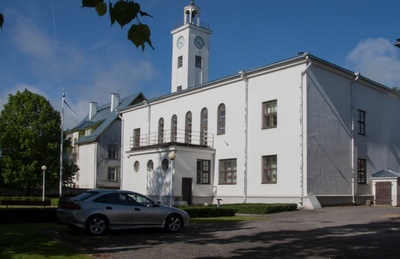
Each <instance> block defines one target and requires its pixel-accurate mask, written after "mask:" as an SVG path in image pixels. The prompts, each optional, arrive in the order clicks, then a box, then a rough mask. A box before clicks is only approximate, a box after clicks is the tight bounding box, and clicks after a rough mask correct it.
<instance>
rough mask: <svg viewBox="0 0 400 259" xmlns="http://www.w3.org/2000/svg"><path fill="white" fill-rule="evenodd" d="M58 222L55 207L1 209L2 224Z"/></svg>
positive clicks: (0, 218)
mask: <svg viewBox="0 0 400 259" xmlns="http://www.w3.org/2000/svg"><path fill="white" fill-rule="evenodd" d="M44 222H57V214H56V209H55V208H46V209H43V208H13V209H0V224H9V223H44Z"/></svg>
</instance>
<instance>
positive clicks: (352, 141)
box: [350, 73, 360, 204]
mask: <svg viewBox="0 0 400 259" xmlns="http://www.w3.org/2000/svg"><path fill="white" fill-rule="evenodd" d="M354 75H355V76H356V78H355V79H354V80H353V82H351V84H350V98H351V196H352V202H353V204H355V203H356V198H355V197H356V181H355V169H354V167H355V165H354V159H355V154H354V116H355V115H354V83H355V82H356V81H357V80H358V78H359V75H360V73H354Z"/></svg>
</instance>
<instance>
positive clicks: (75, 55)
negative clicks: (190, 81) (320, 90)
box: [0, 0, 400, 128]
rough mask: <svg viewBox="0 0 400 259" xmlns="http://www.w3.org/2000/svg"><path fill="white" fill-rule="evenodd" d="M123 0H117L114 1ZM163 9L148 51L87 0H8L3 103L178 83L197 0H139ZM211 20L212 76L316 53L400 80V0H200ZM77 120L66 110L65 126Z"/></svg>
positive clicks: (82, 100) (73, 102)
mask: <svg viewBox="0 0 400 259" xmlns="http://www.w3.org/2000/svg"><path fill="white" fill-rule="evenodd" d="M114 2H115V1H114ZM137 2H139V3H140V4H141V6H142V10H144V11H146V12H148V13H150V14H151V15H153V18H149V17H143V18H141V20H142V22H143V23H147V24H148V25H149V26H150V28H151V30H152V36H151V39H152V42H153V45H154V47H155V50H152V49H151V48H150V47H148V48H146V50H145V52H142V51H141V50H140V49H136V47H135V46H134V45H133V44H132V43H131V42H130V41H129V40H128V39H127V38H126V33H127V30H128V29H129V26H126V28H123V29H122V30H121V28H120V27H119V25H118V24H115V25H114V26H112V27H111V26H110V21H109V17H108V14H107V16H104V17H98V16H97V14H96V13H95V11H94V10H93V9H89V8H81V0H1V1H0V12H1V13H3V14H4V16H5V23H4V25H3V30H4V32H1V31H0V53H1V54H0V110H1V109H3V105H4V104H5V103H7V101H8V95H9V94H15V93H16V91H17V90H19V91H23V90H24V89H25V88H27V89H29V90H30V91H33V92H35V93H38V94H41V95H43V96H44V97H46V98H47V99H48V100H50V101H51V103H52V104H53V106H54V108H55V109H57V110H60V109H61V93H62V89H65V92H66V98H67V99H66V100H67V102H68V103H69V105H70V106H71V107H72V108H73V109H74V110H75V111H76V112H77V114H78V121H79V120H81V119H82V118H83V117H84V115H85V114H87V113H88V111H89V102H90V101H96V102H98V103H99V104H100V105H101V104H104V103H108V102H110V95H111V93H114V92H115V93H119V94H120V95H121V97H125V96H128V95H131V94H134V93H137V92H143V93H144V94H145V96H146V97H147V98H152V97H156V96H160V95H164V94H167V93H169V92H170V81H171V50H172V37H171V34H170V31H171V30H172V29H173V28H174V26H175V25H176V24H180V23H182V22H183V8H184V6H186V5H188V4H189V3H190V0H138V1H137ZM195 4H196V5H197V6H199V7H200V8H201V20H202V21H205V22H207V23H209V24H210V29H211V30H212V31H213V34H212V35H211V58H210V80H214V79H218V78H221V77H225V76H229V75H232V74H235V73H237V72H238V71H240V70H246V69H252V68H255V67H259V66H263V65H267V64H270V63H274V62H277V61H280V60H283V59H287V58H291V57H293V56H296V55H297V53H298V52H310V53H312V54H313V55H315V56H317V57H319V58H322V59H324V60H327V61H329V62H332V63H334V64H336V65H339V66H342V67H344V68H347V69H350V70H352V71H355V72H360V73H361V74H362V75H363V76H366V77H369V78H370V79H372V80H375V81H377V82H379V83H382V84H384V85H386V86H388V87H393V86H400V49H399V48H396V47H394V46H393V43H394V42H395V41H396V39H397V38H400V31H399V30H398V29H396V28H399V26H400V23H399V22H398V11H399V10H400V1H398V0H382V1H378V0H375V1H373V0H330V1H328V0H218V1H216V0H196V1H195ZM76 123H77V122H75V121H74V115H73V113H72V112H69V111H68V109H67V108H66V110H65V128H71V127H73V126H74V125H75V124H76Z"/></svg>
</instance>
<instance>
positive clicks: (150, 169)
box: [147, 160, 154, 172]
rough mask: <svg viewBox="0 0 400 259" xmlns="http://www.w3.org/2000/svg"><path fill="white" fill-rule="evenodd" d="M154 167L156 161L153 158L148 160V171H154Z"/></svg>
mask: <svg viewBox="0 0 400 259" xmlns="http://www.w3.org/2000/svg"><path fill="white" fill-rule="evenodd" d="M153 168H154V162H153V160H149V161H148V162H147V172H153Z"/></svg>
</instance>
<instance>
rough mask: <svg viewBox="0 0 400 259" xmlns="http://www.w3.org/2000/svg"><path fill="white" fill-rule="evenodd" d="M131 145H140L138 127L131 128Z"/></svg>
mask: <svg viewBox="0 0 400 259" xmlns="http://www.w3.org/2000/svg"><path fill="white" fill-rule="evenodd" d="M133 147H140V128H138V129H134V130H133Z"/></svg>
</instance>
